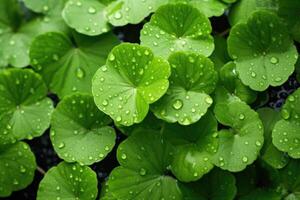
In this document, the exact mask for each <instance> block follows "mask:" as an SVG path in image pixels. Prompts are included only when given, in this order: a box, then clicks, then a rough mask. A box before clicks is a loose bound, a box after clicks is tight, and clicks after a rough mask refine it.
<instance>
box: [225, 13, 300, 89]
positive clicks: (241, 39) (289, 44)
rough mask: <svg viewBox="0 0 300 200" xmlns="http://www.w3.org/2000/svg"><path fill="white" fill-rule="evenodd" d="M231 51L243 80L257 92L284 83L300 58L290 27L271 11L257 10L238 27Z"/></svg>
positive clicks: (230, 38) (230, 40) (229, 46)
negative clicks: (291, 36) (288, 28)
mask: <svg viewBox="0 0 300 200" xmlns="http://www.w3.org/2000/svg"><path fill="white" fill-rule="evenodd" d="M228 50H229V54H230V55H231V57H232V58H233V59H234V60H235V61H236V67H237V72H238V73H239V77H240V79H241V80H242V82H243V83H244V84H245V85H248V86H250V88H251V89H253V90H256V91H264V90H266V89H267V88H268V87H269V86H270V85H271V86H279V85H281V84H283V83H284V82H285V81H286V80H287V79H288V77H289V76H290V75H291V74H292V73H293V71H294V69H295V68H294V65H295V63H296V61H297V58H298V53H297V50H296V47H295V46H294V44H293V41H292V39H291V38H290V36H289V34H288V32H287V28H286V26H285V25H284V24H283V22H282V21H281V20H280V18H279V17H277V16H276V15H275V14H272V13H271V12H267V11H258V12H255V13H253V15H252V16H251V17H250V18H249V19H248V21H247V22H246V23H240V24H237V25H236V26H234V27H233V28H232V29H231V31H230V35H229V38H228Z"/></svg>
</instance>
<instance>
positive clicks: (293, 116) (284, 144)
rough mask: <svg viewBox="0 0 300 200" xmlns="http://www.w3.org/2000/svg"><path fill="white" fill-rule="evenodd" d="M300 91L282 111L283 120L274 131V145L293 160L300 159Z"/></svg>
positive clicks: (288, 99) (299, 90)
mask: <svg viewBox="0 0 300 200" xmlns="http://www.w3.org/2000/svg"><path fill="white" fill-rule="evenodd" d="M299 105H300V89H298V90H296V92H294V93H293V94H291V95H290V96H289V97H288V98H287V100H286V102H285V104H284V106H283V108H282V110H281V116H282V119H281V120H279V121H278V122H277V123H276V124H275V127H274V129H273V132H272V137H273V144H274V145H275V147H277V148H278V149H279V150H280V151H284V152H287V153H288V154H289V156H291V157H292V158H300V134H299V133H300V119H299V117H300V107H299Z"/></svg>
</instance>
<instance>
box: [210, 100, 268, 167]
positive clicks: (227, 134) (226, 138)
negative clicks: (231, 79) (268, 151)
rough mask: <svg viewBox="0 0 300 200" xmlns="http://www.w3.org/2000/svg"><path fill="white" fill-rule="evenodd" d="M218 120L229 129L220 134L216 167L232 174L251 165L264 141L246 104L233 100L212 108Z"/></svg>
mask: <svg viewBox="0 0 300 200" xmlns="http://www.w3.org/2000/svg"><path fill="white" fill-rule="evenodd" d="M214 112H215V115H216V118H217V120H218V121H219V122H220V123H221V124H223V125H225V126H229V127H231V128H229V129H221V130H220V131H219V149H218V151H217V153H216V154H215V156H214V158H213V162H214V164H215V165H216V166H218V167H220V168H222V169H226V170H229V171H231V172H237V171H242V170H243V169H245V168H246V166H247V165H250V164H252V163H253V162H254V161H255V160H256V158H257V156H258V154H259V151H260V149H261V147H262V144H263V142H264V138H263V127H262V122H261V120H260V119H259V117H258V114H257V113H256V112H255V111H253V110H252V109H251V108H250V107H249V106H248V105H247V104H246V103H244V102H240V101H232V102H229V103H227V104H225V103H218V104H217V105H216V106H215V110H214Z"/></svg>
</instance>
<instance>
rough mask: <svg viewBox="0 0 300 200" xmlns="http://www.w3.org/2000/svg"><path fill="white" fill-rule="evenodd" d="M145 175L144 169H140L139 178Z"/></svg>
mask: <svg viewBox="0 0 300 200" xmlns="http://www.w3.org/2000/svg"><path fill="white" fill-rule="evenodd" d="M146 173H147V171H146V170H145V169H144V168H141V169H140V175H141V176H145V175H146Z"/></svg>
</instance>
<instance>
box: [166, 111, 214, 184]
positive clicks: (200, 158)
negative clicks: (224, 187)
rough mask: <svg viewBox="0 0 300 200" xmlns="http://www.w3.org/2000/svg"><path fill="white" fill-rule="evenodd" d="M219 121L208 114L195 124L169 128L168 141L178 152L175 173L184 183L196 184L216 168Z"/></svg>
mask: <svg viewBox="0 0 300 200" xmlns="http://www.w3.org/2000/svg"><path fill="white" fill-rule="evenodd" d="M216 132H217V120H216V119H215V118H214V116H213V115H212V113H211V112H208V113H207V114H206V115H205V116H204V117H203V118H201V119H200V120H199V121H198V122H196V123H195V124H192V125H190V126H180V125H178V124H167V123H166V124H165V126H164V129H163V134H164V137H165V138H166V139H167V141H170V143H171V144H172V145H173V146H174V149H176V151H175V153H174V156H173V161H172V163H171V170H172V172H173V174H174V175H175V177H176V178H177V179H178V180H180V181H183V182H190V181H196V180H198V179H200V178H201V177H202V176H203V175H204V174H206V173H208V172H209V171H210V170H211V169H212V168H213V166H214V165H213V163H212V161H211V159H212V156H213V155H214V153H215V152H216V150H217V148H218V139H217V135H216Z"/></svg>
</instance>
